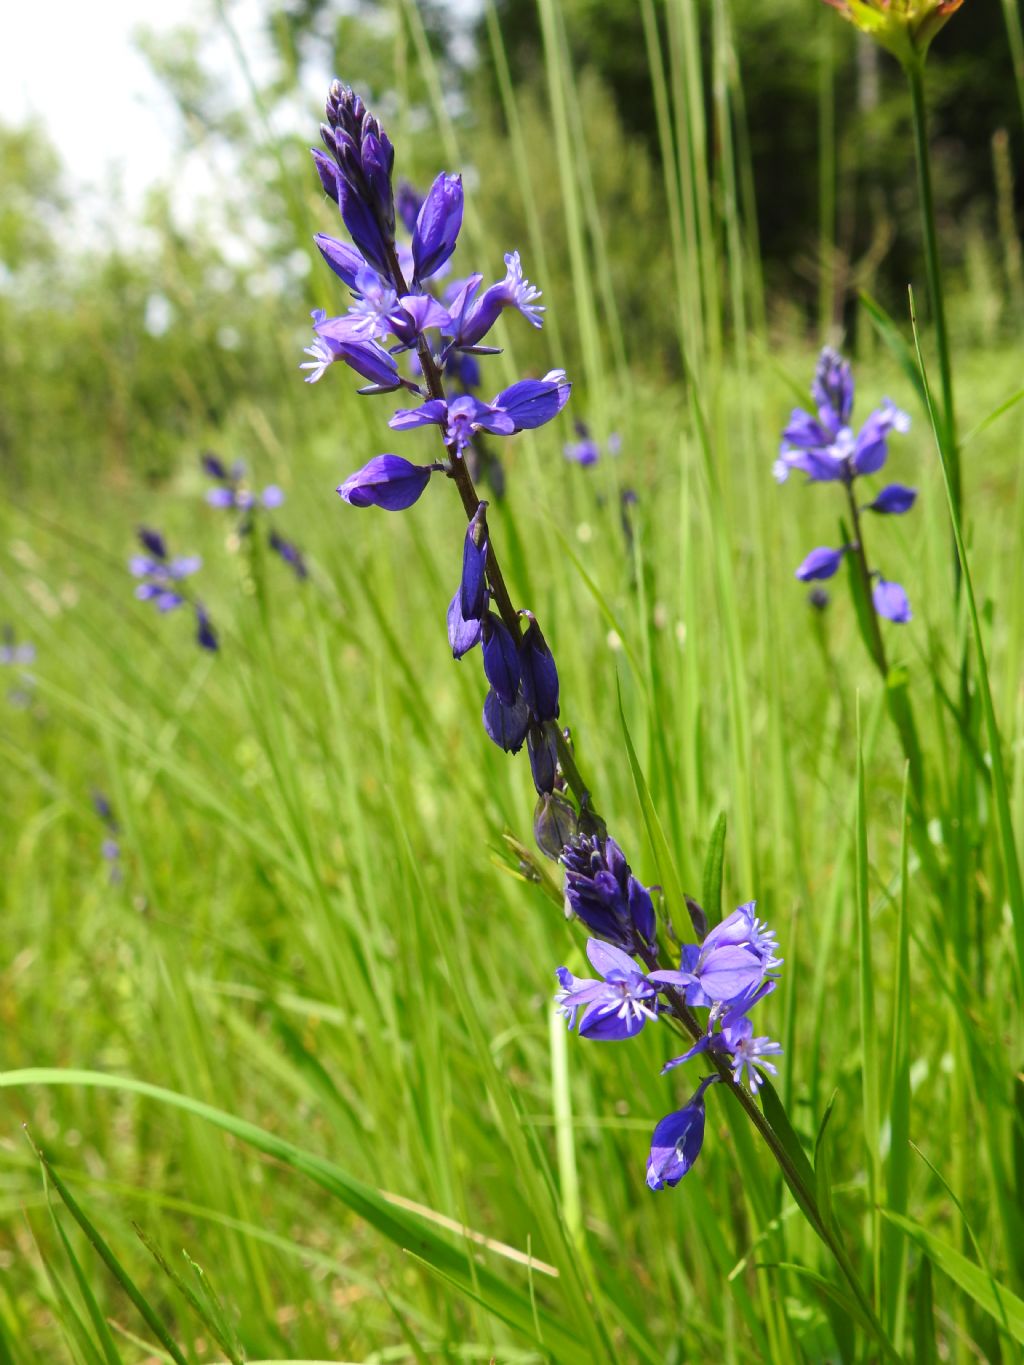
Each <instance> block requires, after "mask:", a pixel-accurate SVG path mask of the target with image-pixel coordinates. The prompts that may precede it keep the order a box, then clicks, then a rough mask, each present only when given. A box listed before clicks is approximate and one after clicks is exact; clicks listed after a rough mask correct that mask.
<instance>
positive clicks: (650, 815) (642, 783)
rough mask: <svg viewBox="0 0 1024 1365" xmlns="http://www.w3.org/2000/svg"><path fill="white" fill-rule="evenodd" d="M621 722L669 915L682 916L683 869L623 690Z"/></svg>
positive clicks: (684, 903) (683, 901)
mask: <svg viewBox="0 0 1024 1365" xmlns="http://www.w3.org/2000/svg"><path fill="white" fill-rule="evenodd" d="M618 695H619V719H620V721H621V722H622V736H623V739H624V740H625V742H626V756H627V757H628V759H629V770H630V772H631V773H632V774H633V785H634V786H635V787H636V794H637V799H638V800H639V802H640V809H641V811H642V813H643V817H644V825H645V826H646V828H647V837H648V839H650V841H651V847H652V848H653V850H654V861H655V863H656V864H657V868H658V876H659V878H660V879H661V884H662V886H663V887H664V888H665V895H666V897H667V899H668V905H669V911H670V912H671V911H672V910H675V911H677V912H681V911H682V910H683V908H684V907H685V905H686V895H685V893H684V891H683V883H682V879H681V878H680V876H679V869H678V868H677V867H676V860H675V858H674V857H673V856H672V850H671V848H670V847H669V842H668V839H666V837H665V830H664V828H663V827H662V823H661V820H660V819H659V818H658V812H657V810H656V809H655V805H654V801H653V800H652V799H651V790H650V788H649V787H648V785H647V779H646V778H645V777H644V773H643V769H642V768H641V767H640V760H639V759H638V758H637V756H636V750H635V749H634V748H633V741H632V739H631V738H630V735H629V726H628V725H627V724H626V713H625V711H624V710H623V708H622V689H621V687H620V688H619V693H618Z"/></svg>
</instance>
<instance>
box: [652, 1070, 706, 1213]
mask: <svg viewBox="0 0 1024 1365" xmlns="http://www.w3.org/2000/svg"><path fill="white" fill-rule="evenodd" d="M718 1079H719V1078H718V1077H717V1076H707V1077H705V1079H704V1080H703V1081H701V1083H700V1085H699V1086H698V1087H697V1089H696V1091H695V1093H694V1095H693V1097H692V1098H691V1099H690V1100H689V1101H688V1102H687V1103H686V1104H685V1105H684V1106H683V1107H682V1109H678V1110H677V1111H676V1112H675V1113H674V1114H666V1116H665V1117H664V1118H663V1119H662V1120H661V1122H660V1123H659V1124H658V1126H657V1127H656V1128H655V1130H654V1132H653V1134H652V1135H651V1154H650V1156H649V1157H648V1158H647V1184H648V1187H649V1188H650V1189H652V1190H664V1189H666V1188H667V1189H671V1188H672V1187H673V1186H674V1185H678V1184H679V1182H680V1180H682V1178H683V1176H684V1175H686V1173H687V1172H688V1171H689V1170H690V1168H691V1167H692V1166H693V1163H694V1162H695V1161H696V1160H697V1158H698V1156H699V1155H700V1149H701V1147H702V1146H703V1145H704V1092H705V1090H707V1088H708V1086H709V1085H713V1084H714V1082H715V1081H717V1080H718Z"/></svg>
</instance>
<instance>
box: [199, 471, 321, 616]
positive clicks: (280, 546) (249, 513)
mask: <svg viewBox="0 0 1024 1365" xmlns="http://www.w3.org/2000/svg"><path fill="white" fill-rule="evenodd" d="M199 462H200V464H201V465H202V468H203V472H204V474H206V475H207V477H208V478H210V479H212V480H213V485H214V486H213V487H212V488H210V489H208V490H207V493H206V501H207V502H208V503H209V505H210V506H211V507H220V508H223V509H225V510H227V511H234V512H236V513H237V514H238V519H237V521H236V523H235V533H236V535H237V536H239V537H242V536H248V535H251V534H252V532H253V529H254V527H255V526H256V523H257V521H261V520H262V521H263V522H264V523H265V525H266V532H267V544H268V545H269V546H270V548H271V550H273V552H274V554H276V555H277V556H278V557H279V558H280V559H282V560H284V562H285V563H286V564H287V565H288V566H289V568H290V569H291V570H292V572H293V573H294V574H295V577H296V578H298V579H300V580H301V579H304V578H306V577H308V571H307V569H306V561H305V559H304V558H303V556H302V552H301V550H300V549H299V548H298V546H297V545H294V544H293V543H292V542H291V541H290V540H286V539H285V538H284V536H282V535H281V534H280V532H279V531H278V530H277V528H276V527H275V526H274V525H273V524H272V523H271V522H270V519H269V516H268V514H269V513H270V512H272V511H275V510H276V509H277V508H279V507H282V506H283V505H284V493H283V492H282V491H281V489H280V488H278V486H277V484H276V483H269V484H267V486H266V487H265V488H264V489H263V490H262V491H261V492H259V493H257V492H254V491H253V489H251V488H250V487H249V484H248V482H247V479H246V468H245V462H244V461H243V460H235V462H234V463H233V464H232V465H231V466H230V467H229V466H228V465H226V464H225V463H224V461H223V460H222V459H221V458H220V457H219V456H218V455H215V454H214V453H213V451H211V450H207V451H204V452H203V454H202V455H201V456H200V458H199ZM206 625H207V628H208V627H209V621H207V623H206Z"/></svg>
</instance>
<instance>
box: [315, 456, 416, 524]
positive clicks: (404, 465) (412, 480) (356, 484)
mask: <svg viewBox="0 0 1024 1365" xmlns="http://www.w3.org/2000/svg"><path fill="white" fill-rule="evenodd" d="M434 468H435V467H434V466H433V465H429V464H427V465H423V464H410V463H409V461H408V460H403V459H402V457H401V456H400V455H375V456H374V457H373V459H372V460H370V461H369V462H368V463H367V464H365V465H363V467H362V469H357V470H356V472H355V473H354V474H350V475H349V476H348V478H347V479H346V480H345V482H344V483H343V484H341V485H340V486H339V488H338V492H339V493H340V494H341V496H342V497H343V498H344V499H345V501H346V502H347V503H349V504H350V505H351V506H352V507H383V508H384V510H385V511H386V512H401V511H404V509H405V508H406V507H411V506H412V505H413V503H414V502H415V501H416V500H417V498H418V497H419V496H420V494H421V493H422V492H423V490H424V488H426V486H427V484H428V483H429V482H430V476H431V474H433V472H434Z"/></svg>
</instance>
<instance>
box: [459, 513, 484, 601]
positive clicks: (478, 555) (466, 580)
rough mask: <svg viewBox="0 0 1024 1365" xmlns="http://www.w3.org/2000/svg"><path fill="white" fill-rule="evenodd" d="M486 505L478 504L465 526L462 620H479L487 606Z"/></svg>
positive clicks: (460, 593)
mask: <svg viewBox="0 0 1024 1365" xmlns="http://www.w3.org/2000/svg"><path fill="white" fill-rule="evenodd" d="M486 570H487V504H486V502H482V503H481V504H480V505H479V507H478V508H477V509H476V511H475V512H474V513H473V520H472V521H471V522H470V523H469V525H468V526H467V527H466V536H465V539H464V541H463V544H462V582H461V583H460V585H459V605H460V607H461V609H462V617H463V620H465V621H479V620H480V618H481V617H482V616H483V614H484V609H485V608H486V606H487V581H486Z"/></svg>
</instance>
